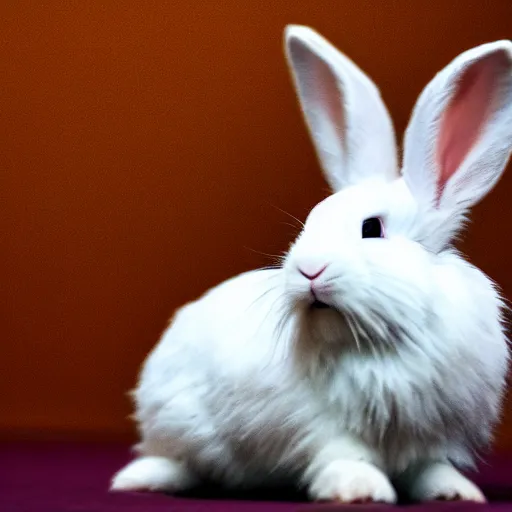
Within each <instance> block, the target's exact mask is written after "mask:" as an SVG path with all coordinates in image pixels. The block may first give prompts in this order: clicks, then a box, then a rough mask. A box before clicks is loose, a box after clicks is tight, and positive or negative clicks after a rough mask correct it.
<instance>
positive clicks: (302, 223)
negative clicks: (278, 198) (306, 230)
mask: <svg viewBox="0 0 512 512" xmlns="http://www.w3.org/2000/svg"><path fill="white" fill-rule="evenodd" d="M268 204H269V205H270V206H272V207H273V208H275V209H276V210H279V211H280V212H282V213H284V214H285V215H288V216H289V217H291V218H292V219H293V220H295V221H297V222H298V223H299V224H300V226H301V227H304V222H302V221H301V220H299V219H298V218H297V217H295V215H292V214H291V213H288V212H287V211H285V210H283V209H282V208H279V206H276V205H274V204H272V203H268Z"/></svg>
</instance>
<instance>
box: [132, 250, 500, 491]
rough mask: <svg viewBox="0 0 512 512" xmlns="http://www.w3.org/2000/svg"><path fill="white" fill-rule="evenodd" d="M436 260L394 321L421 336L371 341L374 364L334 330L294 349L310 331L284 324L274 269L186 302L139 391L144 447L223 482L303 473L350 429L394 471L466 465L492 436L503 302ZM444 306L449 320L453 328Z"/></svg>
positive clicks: (484, 284)
mask: <svg viewBox="0 0 512 512" xmlns="http://www.w3.org/2000/svg"><path fill="white" fill-rule="evenodd" d="M438 260H439V261H438V263H437V265H436V266H435V268H434V273H433V274H431V275H429V276H428V279H429V281H430V282H431V297H429V298H428V299H427V304H425V305H424V306H425V307H426V308H428V310H427V311H423V310H420V311H416V310H415V309H414V306H415V305H414V304H412V305H411V309H410V310H409V311H408V312H407V314H408V315H410V316H404V317H403V318H397V319H395V321H396V322H397V324H399V327H400V328H401V329H403V330H404V331H405V332H406V333H407V330H408V327H409V326H411V328H414V331H415V332H417V333H421V334H422V337H421V339H416V340H414V339H413V340H405V339H400V335H399V334H397V333H398V332H399V331H400V329H398V330H396V329H390V332H389V335H390V336H391V338H392V339H390V340H379V339H375V340H374V342H375V345H379V344H380V345H381V346H380V347H376V353H378V354H379V355H375V354H373V355H372V356H371V357H369V355H368V349H369V347H361V352H359V351H358V350H357V349H356V348H355V346H354V341H353V339H347V340H343V338H341V339H336V338H337V337H338V336H339V334H340V333H339V332H337V331H336V332H333V333H332V334H333V335H332V338H333V339H330V338H331V334H330V333H327V334H326V338H327V339H326V340H322V339H321V338H318V339H317V340H315V341H316V346H312V345H309V346H308V345H307V344H309V342H306V343H307V344H306V346H301V336H304V337H308V336H309V333H308V332H301V329H300V316H299V315H297V316H293V315H292V316H290V317H289V319H288V321H287V323H286V324H285V325H283V314H282V312H283V308H284V307H285V304H283V303H282V302H283V301H284V298H285V297H286V295H285V291H284V287H283V286H282V284H281V281H282V280H283V279H284V277H283V275H282V272H281V271H279V270H263V271H256V272H249V273H245V274H242V275H240V276H238V277H236V278H234V279H231V280H229V281H227V282H224V283H223V284H221V285H219V286H217V287H216V288H213V289H212V290H210V291H209V292H208V293H206V294H205V295H204V296H203V297H201V298H200V299H199V300H198V301H196V302H193V303H191V304H188V305H186V306H185V307H184V308H182V309H181V310H180V311H179V312H178V313H177V314H176V316H175V318H174V320H173V322H172V324H171V326H170V327H169V329H168V330H167V331H166V333H165V334H164V335H163V338H162V340H161V342H160V344H159V345H158V346H157V348H156V349H155V351H154V352H153V353H152V354H151V355H150V356H149V359H148V361H147V362H146V365H145V368H144V370H143V373H142V377H141V381H140V384H139V387H138V388H137V391H136V395H135V396H136V401H137V419H138V421H139V423H140V428H141V435H142V443H141V445H140V447H139V449H140V451H141V452H142V453H143V454H149V455H163V456H167V457H171V458H180V459H182V458H184V459H185V460H187V463H188V464H190V465H191V466H192V468H193V469H194V471H198V472H200V473H202V474H204V475H206V476H208V477H213V478H218V479H220V480H221V481H222V483H223V484H225V485H228V486H231V485H240V484H242V485H254V484H262V483H263V484H269V483H276V482H279V481H280V479H281V478H289V479H293V478H297V476H298V477H299V478H300V477H301V475H302V474H303V472H304V470H305V469H306V468H307V465H308V464H309V461H310V460H311V459H312V457H314V455H315V454H316V453H317V452H318V451H319V450H320V449H321V447H322V446H323V445H324V444H325V443H326V441H328V440H333V441H335V440H336V439H338V438H340V437H343V436H346V435H347V434H354V435H355V436H357V437H358V438H361V439H363V440H364V441H365V442H366V443H368V444H369V445H370V446H371V448H372V450H374V451H375V452H376V453H377V454H378V455H379V457H380V458H381V460H382V463H383V467H384V468H385V469H386V472H389V473H391V474H395V475H396V473H397V472H401V471H403V470H404V469H405V468H406V467H407V466H409V465H410V464H411V463H413V462H417V461H418V460H421V459H424V458H429V457H431V458H439V457H442V458H446V457H449V458H451V459H452V460H454V461H456V462H458V463H463V464H467V463H471V461H472V455H473V453H472V451H473V449H478V448H480V447H481V446H482V444H486V443H487V441H488V438H489V433H490V430H491V427H492V425H493V424H494V422H495V421H496V419H497V415H498V411H499V402H500V398H501V393H502V388H503V383H504V373H505V370H506V361H507V354H506V351H507V347H506V342H505V338H504V336H503V334H502V332H501V325H500V323H499V321H497V319H498V318H499V308H500V300H499V298H498V295H497V294H496V292H495V291H494V288H493V286H492V285H491V283H490V282H489V280H488V279H487V278H486V277H485V276H484V275H483V274H482V273H481V272H480V271H479V270H478V269H476V268H474V267H473V266H471V265H469V264H468V263H466V262H465V261H463V260H462V259H461V258H459V257H458V256H457V255H455V254H453V253H451V252H448V251H447V252H446V254H445V255H441V256H438ZM234 298H236V300H234ZM440 299H441V300H440ZM447 310H452V311H454V312H455V315H454V316H453V317H452V319H451V320H452V321H451V322H450V323H448V324H447V323H446V322H445V321H444V320H445V319H446V318H447V316H446V311H447ZM310 314H311V315H317V316H322V315H323V316H329V315H331V314H335V313H334V312H331V311H329V310H317V311H311V312H310ZM198 319H200V321H198ZM318 320H320V319H318ZM344 335H345V336H348V337H349V338H351V334H350V331H349V330H347V331H345V333H344ZM342 336H343V333H342ZM312 341H313V340H311V342H312ZM326 341H327V343H328V344H327V345H326V344H325V342H326ZM411 341H412V343H411ZM331 343H336V346H335V347H332V346H331ZM383 347H390V349H389V350H386V348H383ZM305 351H307V352H309V354H306V353H305ZM301 359H302V361H301ZM309 365H311V366H309Z"/></svg>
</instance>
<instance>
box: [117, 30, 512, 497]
mask: <svg viewBox="0 0 512 512" xmlns="http://www.w3.org/2000/svg"><path fill="white" fill-rule="evenodd" d="M285 48H286V55H287V59H288V62H289V64H290V68H291V71H292V76H293V78H294V83H295V86H296V88H297V91H298V97H299V100H300V104H301V106H302V109H303V112H304V116H305V120H306V122H307V125H308V128H309V130H310V133H311V136H312V139H313V141H314V143H315V146H316V150H317V153H318V156H319V160H320V162H321V165H322V167H323V170H324V172H325V174H326V177H327V180H328V182H329V183H330V185H331V187H332V189H333V191H334V194H333V195H331V196H330V197H328V198H327V199H325V200H324V201H322V202H321V203H320V204H318V205H317V206H316V207H315V208H314V209H313V210H312V211H311V213H310V214H309V216H308V218H307V220H306V222H305V225H304V229H303V231H302V232H301V234H300V235H299V237H298V238H297V240H296V241H295V242H294V244H293V245H292V247H291V249H290V251H289V252H288V254H287V256H286V258H285V260H284V262H283V265H282V268H279V269H273V270H260V271H253V272H248V273H245V274H242V275H240V276H238V277H235V278H233V279H231V280H229V281H227V282H224V283H223V284H221V285H219V286H217V287H215V288H213V289H212V290H210V291H209V292H207V293H206V294H205V295H204V296H202V297H201V298H199V299H198V300H197V301H195V302H192V303H190V304H188V305H186V306H184V307H183V308H181V309H180V310H179V311H178V312H177V313H176V315H175V318H174V319H173V321H172V323H171V325H170V326H169V328H168V329H167V331H166V332H165V333H164V334H163V337H162V339H161V340H160V342H159V344H158V345H157V346H156V348H155V349H154V351H153V352H152V353H151V354H150V355H149V357H148V359H147V361H146V362H145V365H144V367H143V370H142V374H141V377H140V381H139V384H138V387H137V388H136V390H135V393H134V396H135V401H136V419H137V422H138V426H139V430H140V435H141V442H140V444H139V445H138V446H137V451H138V458H137V459H135V460H134V461H133V462H131V463H130V464H129V465H128V466H126V467H125V468H124V469H122V470H121V471H120V472H119V473H117V475H115V477H114V479H113V481H112V487H111V488H112V489H113V490H156V491H169V492H178V491H182V490H185V489H187V488H189V487H191V486H193V485H195V484H197V483H198V482H200V481H202V480H204V479H208V480H213V481H214V482H217V483H218V484H219V485H225V486H228V487H234V486H240V487H249V486H258V485H279V484H282V483H290V482H291V483H295V484H296V485H297V486H304V487H305V488H306V489H307V490H308V492H309V495H310V496H311V499H314V500H338V501H342V502H353V501H384V502H390V503H391V502H395V500H396V495H397V494H396V490H395V489H397V490H398V491H399V492H403V493H404V494H405V495H406V496H408V498H410V499H412V500H418V501H424V500H432V499H462V500H472V501H484V500H485V498H484V496H483V494H482V492H481V491H480V490H479V489H478V488H477V487H476V486H475V485H474V484H473V483H471V482H470V481H469V480H468V479H467V478H466V477H464V476H462V474H461V473H460V472H459V469H464V468H467V467H470V466H471V465H472V463H473V459H474V456H475V454H476V453H478V452H479V451H480V450H481V449H483V448H485V447H486V446H487V445H488V443H489V441H490V438H491V435H492V430H493V427H494V425H495V424H496V422H497V421H498V420H499V416H500V408H501V403H502V397H503V392H504V386H505V377H506V372H507V367H508V359H509V354H508V347H507V340H506V337H505V335H504V331H503V326H502V311H503V304H502V301H501V299H500V295H499V293H498V292H497V290H496V288H495V286H494V284H493V283H492V282H491V280H490V279H489V278H488V277H486V276H485V275H484V274H483V273H482V272H481V271H480V270H478V269H477V268H475V267H474V266H472V265H471V264H469V263H468V262H466V261H465V260H464V259H463V258H462V256H461V255H460V254H458V253H457V252H456V251H455V249H454V248H453V246H452V241H453V239H454V237H455V236H456V235H457V233H458V232H459V230H460V229H461V228H462V227H463V224H464V220H465V216H466V214H467V212H468V209H469V208H470V207H471V206H473V205H474V204H475V203H477V202H478V201H479V200H480V199H481V198H482V197H483V196H485V195H486V194H487V193H488V192H489V191H490V190H491V189H492V188H493V187H494V185H495V184H496V182H497V181H498V179H499V178H500V176H501V174H502V172H503V170H504V168H505V166H506V163H507V161H508V158H509V155H510V151H511V147H512V43H511V42H509V41H497V42H494V43H488V44H483V45H481V46H479V47H477V48H474V49H472V50H469V51H466V52H464V53H463V54H461V55H460V56H458V57H457V58H456V59H455V60H454V61H453V62H452V63H451V64H450V65H449V66H447V67H446V68H445V69H444V70H443V71H441V72H440V73H439V74H437V75H436V76H435V77H434V78H433V80H432V81H431V82H430V84H429V85H428V86H427V87H426V88H425V89H424V91H423V93H422V94H421V96H420V98H419V100H418V103H417V105H416V107H415V109H414V112H413V114H412V118H411V120H410V124H409V127H408V129H407V132H406V136H405V147H404V157H403V165H402V172H401V173H400V172H399V167H398V163H397V156H396V146H395V136H394V132H393V127H392V123H391V121H390V118H389V115H388V113H387V111H386V108H385V106H384V104H383V102H382V100H381V97H380V95H379V92H378V89H377V88H376V87H375V85H374V84H373V83H372V82H371V80H370V79H369V78H368V77H367V76H366V75H365V74H363V72H362V71H361V70H360V69H359V68H358V67H356V66H355V65H354V64H353V63H352V62H351V61H350V60H349V59H347V57H345V56H343V55H342V54H341V53H340V52H338V51H337V50H336V49H335V48H334V47H333V46H331V45H330V43H328V42H327V41H326V40H325V39H324V38H322V37H321V36H320V35H318V34H317V33H316V32H314V31H313V30H311V29H309V28H307V27H302V26H295V25H293V26H288V27H287V28H286V31H285ZM456 467H457V468H459V469H456ZM392 482H393V483H392Z"/></svg>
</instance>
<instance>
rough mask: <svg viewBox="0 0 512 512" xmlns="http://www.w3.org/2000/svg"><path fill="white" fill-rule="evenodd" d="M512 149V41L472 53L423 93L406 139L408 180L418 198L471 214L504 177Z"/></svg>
mask: <svg viewBox="0 0 512 512" xmlns="http://www.w3.org/2000/svg"><path fill="white" fill-rule="evenodd" d="M511 149H512V43H511V42H510V41H496V42H494V43H487V44H483V45H481V46H478V47H476V48H473V49H471V50H468V51H466V52H464V53H462V54H461V55H459V56H458V57H457V58H456V59H454V60H453V61H452V63H451V64H449V65H448V66H447V67H446V68H444V69H443V70H442V71H441V72H440V73H438V74H437V75H436V76H435V77H434V79H433V80H432V81H431V82H430V83H429V84H428V85H427V87H426V88H425V89H424V90H423V92H422V94H421V95H420V97H419V99H418V102H417V103H416V106H415V108H414V111H413V114H412V117H411V120H410V123H409V126H408V128H407V131H406V134H405V144H404V162H403V164H404V165H403V176H404V179H405V181H406V183H407V184H408V186H409V188H410V190H411V192H412V193H413V195H414V196H415V197H416V199H418V200H420V201H423V202H424V203H428V204H430V205H431V206H433V207H439V208H451V209H466V208H469V207H471V206H473V205H474V204H476V203H477V202H478V201H479V200H480V199H482V198H483V197H484V196H485V195H486V194H487V193H488V192H489V191H490V190H491V189H492V188H493V187H494V185H495V184H496V182H497V181H498V179H499V178H500V177H501V175H502V173H503V171H504V169H505V166H506V164H507V161H508V158H509V156H510V152H511Z"/></svg>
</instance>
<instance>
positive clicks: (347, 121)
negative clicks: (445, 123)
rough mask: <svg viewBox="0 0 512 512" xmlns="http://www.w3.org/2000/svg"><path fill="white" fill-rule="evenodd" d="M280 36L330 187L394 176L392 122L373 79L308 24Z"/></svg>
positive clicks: (288, 29)
mask: <svg viewBox="0 0 512 512" xmlns="http://www.w3.org/2000/svg"><path fill="white" fill-rule="evenodd" d="M284 39H285V53H286V57H287V61H288V64H289V67H290V70H291V74H292V77H293V80H294V84H295V88H296V90H297V94H298V98H299V102H300V105H301V107H302V111H303V113H304V117H305V120H306V124H307V126H308V128H309V132H310V135H311V137H312V139H313V142H314V144H315V147H316V151H317V155H318V157H319V160H320V163H321V165H322V168H323V170H324V172H325V175H326V178H327V181H328V183H329V184H330V186H331V188H332V189H333V190H334V191H337V190H339V189H341V188H342V187H345V186H347V185H352V184H355V183H358V182H361V181H363V180H365V179H368V178H378V179H382V180H391V179H394V178H396V177H397V176H398V169H397V160H396V143H395V134H394V130H393V125H392V123H391V119H390V117H389V114H388V112H387V110H386V107H385V106H384V103H383V101H382V99H381V96H380V93H379V91H378V89H377V87H376V86H375V85H374V83H373V82H372V81H371V80H370V79H369V78H368V76H366V75H365V74H364V73H363V72H362V71H361V70H360V69H359V68H358V67H357V66H356V65H355V64H354V63H353V62H352V61H351V60H349V59H348V58H347V57H345V56H344V55H342V54H341V53H340V52H339V51H338V50H337V49H336V48H334V46H332V45H331V44H330V43H329V42H328V41H327V40H326V39H324V38H323V37H322V36H320V35H319V34H318V33H317V32H315V31H314V30H312V29H310V28H308V27H303V26H298V25H289V26H287V27H286V30H285V37H284Z"/></svg>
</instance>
